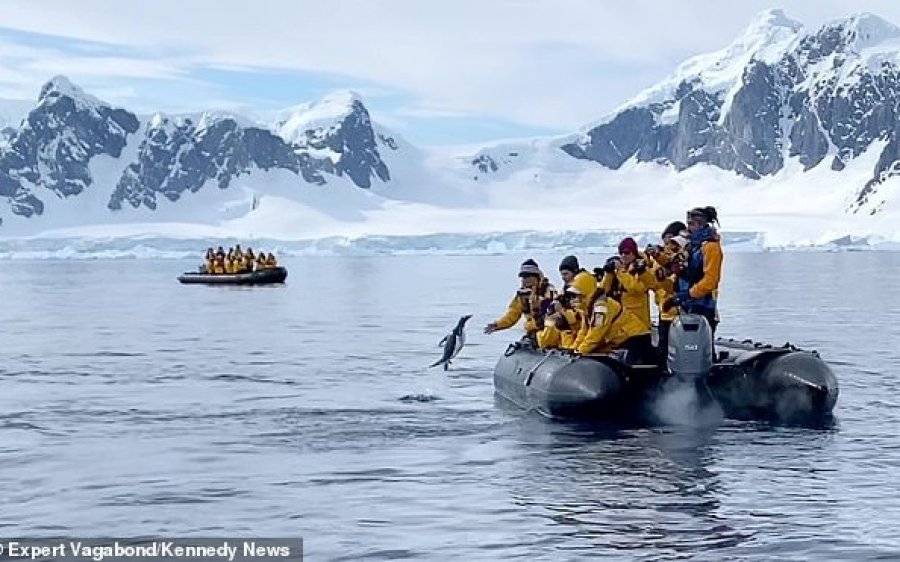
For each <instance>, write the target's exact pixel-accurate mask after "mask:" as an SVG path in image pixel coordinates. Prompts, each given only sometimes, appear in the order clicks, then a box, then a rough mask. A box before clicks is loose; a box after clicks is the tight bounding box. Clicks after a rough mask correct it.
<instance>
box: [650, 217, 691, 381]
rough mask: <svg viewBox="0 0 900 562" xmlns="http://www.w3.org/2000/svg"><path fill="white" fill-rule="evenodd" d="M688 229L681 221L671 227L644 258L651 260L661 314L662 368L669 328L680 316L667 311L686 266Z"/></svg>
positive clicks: (660, 354)
mask: <svg viewBox="0 0 900 562" xmlns="http://www.w3.org/2000/svg"><path fill="white" fill-rule="evenodd" d="M687 234H688V233H687V225H685V224H684V223H683V222H681V221H675V222H672V223H670V224H669V225H668V226H667V227H666V228H665V230H663V233H662V242H663V243H662V246H655V247H653V246H651V247H648V248H647V251H645V252H644V254H645V255H646V256H647V258H648V259H649V260H651V263H652V266H651V270H652V271H653V277H654V282H653V286H652V287H651V289H652V290H653V296H654V300H655V301H656V308H657V310H658V312H659V319H658V321H657V322H658V323H657V334H658V338H657V348H656V349H657V354H658V355H659V359H660V364H662V363H665V361H666V356H667V354H668V349H669V328H670V327H671V326H672V321H674V320H675V316H676V315H677V314H678V309H677V308H675V307H670V308H666V302H667V301H668V300H669V299H670V298H672V297H673V296H674V295H675V281H676V277H675V273H674V272H673V271H672V270H673V268H675V269H676V271H678V270H680V268H681V267H682V266H683V263H684V260H683V259H682V258H681V257H680V253H681V252H682V251H683V249H684V246H685V245H686V244H687V238H686V235H687Z"/></svg>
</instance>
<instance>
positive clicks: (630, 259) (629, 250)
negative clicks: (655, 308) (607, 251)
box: [601, 237, 655, 330]
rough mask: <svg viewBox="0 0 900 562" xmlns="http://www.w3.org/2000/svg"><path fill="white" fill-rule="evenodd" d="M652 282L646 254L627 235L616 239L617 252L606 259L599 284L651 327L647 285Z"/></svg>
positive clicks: (648, 327)
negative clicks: (619, 240) (617, 244)
mask: <svg viewBox="0 0 900 562" xmlns="http://www.w3.org/2000/svg"><path fill="white" fill-rule="evenodd" d="M654 284H655V280H654V277H653V272H652V271H651V269H650V267H649V265H648V260H647V258H646V256H644V255H643V253H641V252H640V251H638V246H637V242H635V240H634V238H631V237H628V238H625V239H623V240H622V241H621V242H620V243H619V255H618V257H616V256H613V257H612V258H610V259H609V260H607V261H606V265H605V266H604V276H603V280H602V281H601V288H602V289H603V291H604V293H605V294H607V295H609V296H611V297H612V298H614V299H616V300H617V301H619V302H620V303H621V304H622V306H624V307H625V308H626V309H628V310H629V311H630V312H631V313H632V314H634V315H635V316H636V317H637V318H638V320H640V321H641V324H642V325H644V326H646V327H647V329H648V330H649V329H650V289H651V287H652V286H653V285H654Z"/></svg>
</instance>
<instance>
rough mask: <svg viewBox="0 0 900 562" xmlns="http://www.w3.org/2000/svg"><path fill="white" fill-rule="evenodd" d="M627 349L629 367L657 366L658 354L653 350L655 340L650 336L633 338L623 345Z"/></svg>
mask: <svg viewBox="0 0 900 562" xmlns="http://www.w3.org/2000/svg"><path fill="white" fill-rule="evenodd" d="M622 347H623V348H625V363H626V364H627V365H655V364H656V363H657V361H656V352H655V350H654V349H653V338H652V337H651V336H650V334H643V335H640V336H632V337H630V338H628V339H627V340H625V343H623V344H622Z"/></svg>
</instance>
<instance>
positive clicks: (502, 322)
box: [484, 259, 556, 339]
mask: <svg viewBox="0 0 900 562" xmlns="http://www.w3.org/2000/svg"><path fill="white" fill-rule="evenodd" d="M519 278H520V279H521V282H522V286H521V287H520V288H519V290H518V291H516V296H514V297H513V299H512V300H511V301H510V303H509V307H508V308H507V310H506V314H504V315H503V316H501V317H500V318H498V319H497V320H495V321H494V322H491V323H490V324H488V325H487V326H485V327H484V333H485V334H492V333H494V332H496V331H498V330H506V329H508V328H512V327H513V326H515V325H516V323H517V322H518V321H519V319H520V318H522V317H523V316H524V317H525V334H526V335H527V336H528V337H529V338H532V339H536V336H537V333H538V332H539V331H541V330H543V328H544V317H545V315H546V313H547V309H548V308H549V307H550V305H551V304H552V303H553V300H554V299H555V298H556V289H555V288H554V287H553V285H551V284H550V281H549V280H548V279H547V278H546V277H544V274H543V272H542V271H541V269H540V267H538V264H537V262H535V261H534V260H533V259H527V260H525V261H524V262H522V265H521V266H520V268H519Z"/></svg>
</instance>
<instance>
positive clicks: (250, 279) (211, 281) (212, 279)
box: [178, 267, 287, 285]
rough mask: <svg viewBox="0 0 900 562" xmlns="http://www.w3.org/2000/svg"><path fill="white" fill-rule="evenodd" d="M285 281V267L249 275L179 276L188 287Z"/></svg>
mask: <svg viewBox="0 0 900 562" xmlns="http://www.w3.org/2000/svg"><path fill="white" fill-rule="evenodd" d="M285 279H287V269H285V268H283V267H271V268H268V269H259V270H257V271H248V272H247V273H216V274H213V273H201V272H185V273H182V274H181V275H179V276H178V281H179V282H181V283H184V284H186V285H190V284H203V285H270V284H274V283H284V280H285Z"/></svg>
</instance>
